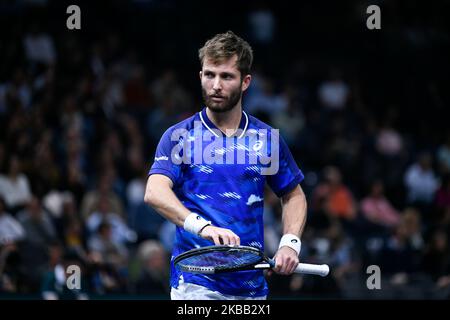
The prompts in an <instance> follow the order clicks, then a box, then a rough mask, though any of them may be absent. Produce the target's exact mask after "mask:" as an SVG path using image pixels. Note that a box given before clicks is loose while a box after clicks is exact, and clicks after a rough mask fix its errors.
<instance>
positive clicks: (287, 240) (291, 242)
mask: <svg viewBox="0 0 450 320" xmlns="http://www.w3.org/2000/svg"><path fill="white" fill-rule="evenodd" d="M284 246H286V247H289V248H292V249H294V250H295V252H297V255H300V250H301V248H302V242H301V241H300V238H299V237H297V236H296V235H293V234H289V233H288V234H285V235H284V236H282V237H281V240H280V245H279V246H278V249H280V248H281V247H284Z"/></svg>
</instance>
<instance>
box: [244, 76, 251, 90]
mask: <svg viewBox="0 0 450 320" xmlns="http://www.w3.org/2000/svg"><path fill="white" fill-rule="evenodd" d="M251 81H252V76H251V75H249V74H248V75H246V76H245V77H244V79H243V80H242V85H241V89H242V91H245V90H247V89H248V87H249V86H250V82H251Z"/></svg>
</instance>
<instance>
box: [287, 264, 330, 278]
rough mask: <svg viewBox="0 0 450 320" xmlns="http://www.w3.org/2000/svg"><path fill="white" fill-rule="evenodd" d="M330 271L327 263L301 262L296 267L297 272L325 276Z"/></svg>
mask: <svg viewBox="0 0 450 320" xmlns="http://www.w3.org/2000/svg"><path fill="white" fill-rule="evenodd" d="M329 272H330V267H329V266H328V265H327V264H310V263H299V264H298V266H297V268H296V269H295V273H305V274H315V275H318V276H322V277H325V276H327V275H328V273H329Z"/></svg>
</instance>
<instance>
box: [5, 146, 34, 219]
mask: <svg viewBox="0 0 450 320" xmlns="http://www.w3.org/2000/svg"><path fill="white" fill-rule="evenodd" d="M0 196H2V197H3V198H4V200H5V203H6V206H7V208H8V210H10V211H11V212H13V213H15V212H17V211H18V210H20V209H22V208H24V206H25V205H26V204H27V203H28V201H30V199H31V189H30V183H29V181H28V178H27V176H26V175H25V174H23V173H22V168H21V162H20V160H19V158H18V157H17V156H16V155H11V156H10V158H9V162H8V163H7V172H6V175H5V174H1V175H0Z"/></svg>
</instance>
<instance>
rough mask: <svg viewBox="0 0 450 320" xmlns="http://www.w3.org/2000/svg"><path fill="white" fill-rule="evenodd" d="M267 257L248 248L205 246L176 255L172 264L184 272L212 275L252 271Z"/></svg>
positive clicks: (252, 248)
mask: <svg viewBox="0 0 450 320" xmlns="http://www.w3.org/2000/svg"><path fill="white" fill-rule="evenodd" d="M266 259H267V257H265V255H264V253H263V252H262V251H260V250H259V249H257V248H254V247H249V246H207V247H201V248H195V249H192V250H189V251H186V252H184V253H182V254H180V255H178V256H177V257H176V258H175V259H174V261H173V263H174V265H175V267H177V268H179V269H181V270H182V271H185V272H190V273H203V274H214V273H224V272H234V271H242V270H251V269H254V266H255V265H256V264H259V263H261V262H263V261H264V262H265V261H266Z"/></svg>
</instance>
